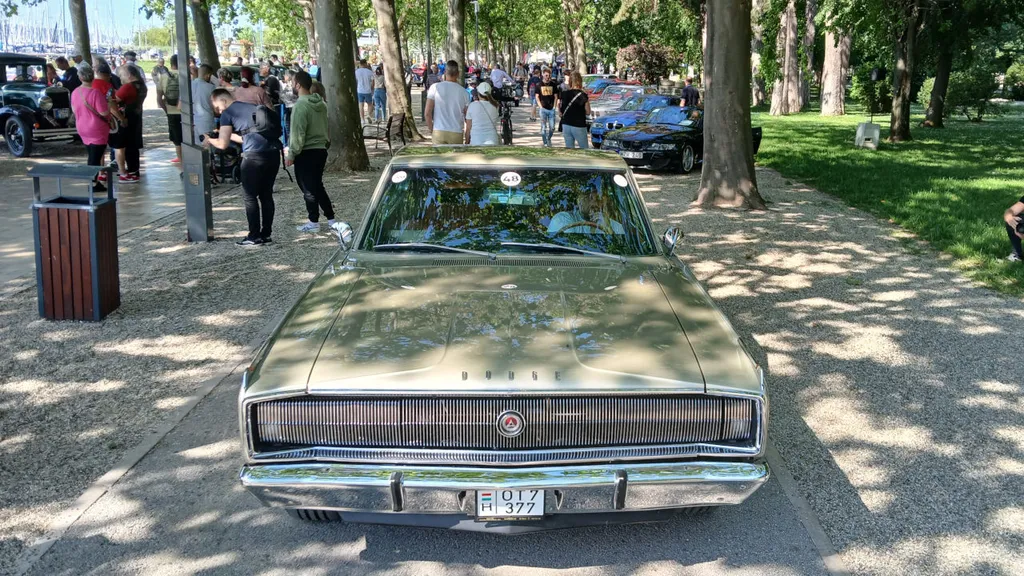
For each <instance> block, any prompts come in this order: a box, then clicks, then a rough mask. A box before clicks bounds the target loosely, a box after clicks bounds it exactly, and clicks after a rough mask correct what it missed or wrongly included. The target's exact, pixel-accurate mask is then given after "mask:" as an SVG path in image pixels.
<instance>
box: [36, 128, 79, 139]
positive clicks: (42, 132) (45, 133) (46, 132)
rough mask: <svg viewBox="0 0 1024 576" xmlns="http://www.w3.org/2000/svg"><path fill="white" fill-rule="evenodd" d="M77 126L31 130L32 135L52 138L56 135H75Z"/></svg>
mask: <svg viewBox="0 0 1024 576" xmlns="http://www.w3.org/2000/svg"><path fill="white" fill-rule="evenodd" d="M77 135H78V129H77V128H36V129H35V130H33V131H32V136H33V137H38V138H54V137H57V136H77Z"/></svg>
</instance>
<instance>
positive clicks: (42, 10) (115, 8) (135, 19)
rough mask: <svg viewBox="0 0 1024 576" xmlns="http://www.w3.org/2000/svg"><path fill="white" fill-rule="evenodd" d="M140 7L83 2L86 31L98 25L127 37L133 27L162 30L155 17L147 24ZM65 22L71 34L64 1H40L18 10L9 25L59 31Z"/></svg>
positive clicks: (107, 0) (132, 1)
mask: <svg viewBox="0 0 1024 576" xmlns="http://www.w3.org/2000/svg"><path fill="white" fill-rule="evenodd" d="M141 4H142V3H141V0H86V3H85V6H86V14H87V16H88V18H89V29H90V30H91V31H95V30H96V27H97V26H99V25H102V26H103V30H110V31H111V32H113V31H114V30H116V31H117V33H118V35H120V36H124V37H129V36H131V33H132V30H133V29H135V27H138V28H141V29H145V28H150V27H154V26H162V25H163V20H162V19H160V18H159V17H157V16H154V17H153V18H151V19H149V20H147V19H146V15H145V14H143V13H139V12H138V9H139V6H141ZM111 14H117V15H118V17H117V18H111V17H110V15H111ZM62 18H63V19H62ZM65 22H66V25H67V28H68V30H71V16H70V15H69V13H68V3H67V0H43V2H40V3H39V4H38V5H36V6H20V7H19V8H18V15H17V16H15V17H14V18H12V22H11V23H12V24H18V23H27V24H30V25H34V26H39V25H46V26H47V27H48V28H49V29H52V28H53V26H54V25H57V28H58V29H60V28H62V27H63V25H64V23H65ZM93 34H95V32H93Z"/></svg>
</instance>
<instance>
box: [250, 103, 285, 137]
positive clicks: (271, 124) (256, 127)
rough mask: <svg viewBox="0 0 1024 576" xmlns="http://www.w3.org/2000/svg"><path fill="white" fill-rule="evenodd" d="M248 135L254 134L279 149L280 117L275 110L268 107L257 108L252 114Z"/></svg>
mask: <svg viewBox="0 0 1024 576" xmlns="http://www.w3.org/2000/svg"><path fill="white" fill-rule="evenodd" d="M249 133H256V134H259V135H260V136H263V137H264V138H266V139H267V141H268V142H270V143H271V144H273V145H274V146H275V147H278V148H280V147H281V135H282V132H281V115H280V114H278V113H277V110H274V109H273V108H271V107H269V106H263V105H260V106H257V107H256V110H255V111H253V113H252V129H250V130H249Z"/></svg>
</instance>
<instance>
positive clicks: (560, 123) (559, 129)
mask: <svg viewBox="0 0 1024 576" xmlns="http://www.w3.org/2000/svg"><path fill="white" fill-rule="evenodd" d="M580 96H583V92H582V91H580V92H579V93H578V94H576V96H573V99H572V100H569V105H568V106H566V107H565V110H563V111H562V116H565V113H566V112H568V111H569V108H572V105H573V104H575V103H576V99H577V98H579V97H580ZM558 131H559V132H561V131H562V118H561V117H559V118H558Z"/></svg>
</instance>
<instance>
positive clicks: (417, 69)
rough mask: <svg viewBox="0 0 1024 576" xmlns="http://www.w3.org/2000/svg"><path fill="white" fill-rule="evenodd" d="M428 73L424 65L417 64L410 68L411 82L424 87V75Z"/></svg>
mask: <svg viewBox="0 0 1024 576" xmlns="http://www.w3.org/2000/svg"><path fill="white" fill-rule="evenodd" d="M425 71H426V68H424V66H423V64H416V65H415V66H412V67H411V68H409V80H410V81H411V82H412V83H413V84H414V85H416V86H422V85H423V74H424V72H425Z"/></svg>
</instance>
